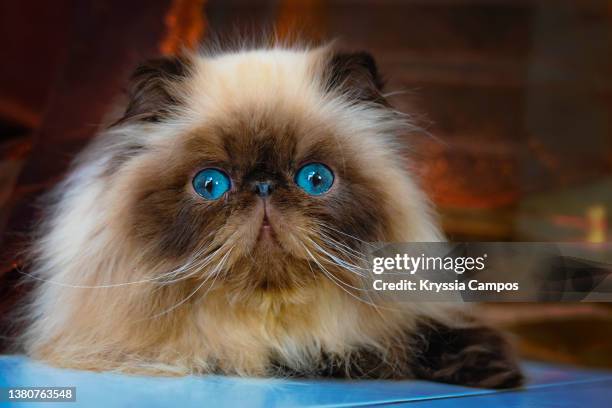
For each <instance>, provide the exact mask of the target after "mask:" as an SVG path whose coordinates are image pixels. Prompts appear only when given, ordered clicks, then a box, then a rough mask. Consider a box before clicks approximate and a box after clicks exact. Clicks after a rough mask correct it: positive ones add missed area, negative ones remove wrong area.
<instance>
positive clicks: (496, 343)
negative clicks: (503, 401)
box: [411, 322, 524, 388]
mask: <svg viewBox="0 0 612 408" xmlns="http://www.w3.org/2000/svg"><path fill="white" fill-rule="evenodd" d="M416 333H418V335H417V336H415V337H414V339H415V341H414V344H413V346H412V353H413V356H414V357H413V359H412V364H411V365H412V371H413V373H414V376H415V377H417V378H422V379H426V380H432V381H440V382H446V383H452V384H459V385H466V386H471V387H482V388H513V387H518V386H520V385H521V384H522V383H523V380H524V377H523V374H522V373H521V369H520V367H519V365H518V361H517V360H516V358H515V356H514V353H513V349H512V347H511V346H510V344H509V343H508V341H507V339H506V338H505V337H504V336H503V334H502V333H500V332H499V331H497V330H495V329H492V328H490V327H486V326H483V325H476V324H475V325H471V326H470V325H467V326H462V327H450V326H448V325H445V324H441V323H436V322H428V323H427V324H422V325H421V326H420V328H419V329H418V330H417V331H416Z"/></svg>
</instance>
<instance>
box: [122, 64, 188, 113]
mask: <svg viewBox="0 0 612 408" xmlns="http://www.w3.org/2000/svg"><path fill="white" fill-rule="evenodd" d="M188 70H189V61H188V60H187V59H185V58H181V57H168V58H157V59H154V60H150V61H148V62H146V63H144V64H141V65H140V66H138V68H136V70H135V71H134V73H133V74H132V76H131V78H130V85H129V87H128V97H129V102H128V105H127V108H126V109H125V113H124V114H123V116H122V117H121V118H120V119H119V120H118V121H117V122H116V123H115V124H119V123H124V122H127V121H148V122H157V121H159V120H161V119H162V118H163V117H164V116H165V115H167V114H168V112H169V109H170V108H171V107H172V106H176V105H177V104H178V103H179V101H178V100H177V97H176V95H175V93H174V92H173V90H172V83H173V82H178V81H180V80H182V79H183V78H185V77H186V76H187V75H188Z"/></svg>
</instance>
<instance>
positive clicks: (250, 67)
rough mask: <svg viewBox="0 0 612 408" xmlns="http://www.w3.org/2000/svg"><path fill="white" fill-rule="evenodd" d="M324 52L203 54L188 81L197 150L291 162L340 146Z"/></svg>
mask: <svg viewBox="0 0 612 408" xmlns="http://www.w3.org/2000/svg"><path fill="white" fill-rule="evenodd" d="M320 58H321V57H320V52H315V51H312V52H306V53H305V52H295V51H289V50H273V51H252V52H248V53H240V54H230V55H223V56H221V57H216V58H200V59H198V60H197V61H196V62H195V64H194V73H193V75H192V76H191V77H190V79H189V80H188V82H187V83H186V84H185V85H186V86H187V88H188V89H189V92H188V97H187V98H186V102H185V104H186V106H187V107H188V109H187V110H186V112H187V115H188V116H189V117H187V118H186V119H187V120H191V121H193V123H194V129H193V130H192V131H191V132H189V134H188V136H187V141H186V143H187V144H188V145H189V149H188V150H190V151H201V152H204V151H205V152H207V153H208V154H213V155H216V156H217V157H219V158H220V159H222V160H226V161H229V160H233V161H243V162H248V160H256V159H257V158H258V157H268V158H269V159H270V160H277V161H279V162H288V161H295V160H306V159H308V158H309V157H310V156H326V155H327V156H333V155H337V154H338V152H337V151H336V148H335V147H334V146H337V144H338V142H337V140H336V141H335V142H334V140H335V139H337V138H338V137H340V135H339V134H338V133H339V132H338V129H337V128H336V126H334V123H333V121H332V118H333V114H332V113H331V112H330V109H328V108H327V106H326V104H327V103H328V101H327V100H326V99H329V98H327V96H326V94H325V90H324V84H323V83H322V77H321V75H320V73H317V69H319V67H318V64H319V62H320V61H319V60H320Z"/></svg>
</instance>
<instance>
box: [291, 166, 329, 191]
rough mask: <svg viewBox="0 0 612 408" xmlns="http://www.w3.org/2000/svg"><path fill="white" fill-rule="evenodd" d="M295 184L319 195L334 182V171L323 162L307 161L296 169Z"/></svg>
mask: <svg viewBox="0 0 612 408" xmlns="http://www.w3.org/2000/svg"><path fill="white" fill-rule="evenodd" d="M295 184H297V185H298V186H299V187H300V188H301V189H302V190H304V191H305V192H307V193H308V194H310V195H315V196H317V195H321V194H324V193H326V192H327V191H328V190H329V189H330V188H331V186H332V184H334V173H332V171H331V170H330V169H329V167H327V166H326V165H324V164H323V163H309V164H307V165H305V166H304V167H302V168H301V169H299V170H298V172H297V174H296V175H295Z"/></svg>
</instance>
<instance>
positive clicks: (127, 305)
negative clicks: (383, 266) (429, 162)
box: [23, 46, 522, 387]
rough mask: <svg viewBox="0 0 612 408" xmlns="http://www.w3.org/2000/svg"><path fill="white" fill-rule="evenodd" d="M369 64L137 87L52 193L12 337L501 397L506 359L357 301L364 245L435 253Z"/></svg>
mask: <svg viewBox="0 0 612 408" xmlns="http://www.w3.org/2000/svg"><path fill="white" fill-rule="evenodd" d="M381 91H382V81H381V79H380V76H379V73H378V71H377V68H376V64H375V62H374V60H373V59H372V57H371V56H370V55H369V54H367V53H342V52H339V51H337V50H335V49H334V48H333V47H332V46H326V47H320V48H313V49H299V48H283V47H270V48H262V49H251V50H241V51H237V52H226V53H208V54H206V53H200V54H194V55H188V56H182V57H177V58H166V59H159V60H156V61H152V62H150V63H148V64H145V65H143V66H141V67H140V68H138V69H137V70H136V72H135V73H134V75H133V78H132V83H131V87H130V90H129V103H128V104H127V108H126V109H125V112H124V114H123V115H122V117H121V118H120V119H119V120H117V121H116V122H115V123H113V124H112V125H111V126H109V127H108V128H106V129H104V130H103V131H101V132H100V135H99V136H98V137H97V138H95V140H94V141H93V142H92V143H91V144H90V146H89V147H88V148H86V149H85V150H84V151H83V152H82V153H81V154H80V155H79V156H78V158H77V159H76V161H75V163H74V165H73V167H72V170H71V172H70V174H69V175H68V177H67V178H66V180H65V181H64V182H63V183H61V184H60V185H59V186H58V187H57V188H56V189H55V191H54V192H53V198H54V203H53V204H51V205H50V206H49V207H48V211H47V212H46V217H45V222H44V225H42V226H41V228H40V231H39V235H38V238H37V239H36V242H35V244H34V248H33V254H34V258H35V261H34V264H33V269H32V270H33V272H32V274H33V275H34V276H35V277H36V278H37V280H38V284H37V287H36V290H35V291H34V294H33V296H32V298H31V302H30V304H29V306H28V308H27V314H28V317H29V325H28V328H27V331H26V333H25V335H24V337H23V341H24V344H25V349H26V351H27V353H28V354H29V355H31V356H32V357H34V358H37V359H40V360H43V361H47V362H49V363H51V364H54V365H58V366H63V367H75V368H81V369H91V370H118V371H124V372H131V373H148V374H164V375H165V374H178V375H182V374H190V373H226V374H236V375H244V376H274V375H283V376H285V375H290V376H291V375H297V376H340V377H352V378H424V379H431V380H437V381H444V382H450V383H457V384H464V385H471V386H481V387H514V386H517V385H519V384H520V382H521V379H522V376H521V372H520V370H519V368H518V366H517V364H516V362H515V360H514V357H513V355H512V351H511V349H510V347H509V346H508V343H507V342H506V340H505V339H504V338H503V337H502V336H501V335H500V334H499V333H498V332H496V331H494V330H493V329H489V328H487V327H485V326H482V325H480V324H478V323H476V322H474V321H471V320H470V319H469V318H467V317H464V315H463V314H462V312H461V311H459V310H456V309H451V308H448V307H444V308H443V307H441V306H435V305H428V304H425V303H421V304H389V302H388V301H386V300H385V299H384V298H380V299H379V298H377V299H370V300H369V301H367V300H364V299H360V298H359V295H358V290H359V287H358V286H359V285H360V284H362V282H361V281H360V280H358V279H356V275H355V271H354V270H353V269H354V267H356V266H355V265H354V264H356V263H358V260H359V259H360V254H362V253H363V252H364V248H363V243H364V242H368V241H379V242H409V241H418V242H428V241H439V240H441V239H443V237H442V234H441V233H440V231H439V229H438V226H437V225H436V221H435V219H434V218H433V216H432V215H431V213H430V210H429V208H428V204H427V201H426V199H425V197H424V195H423V193H422V192H421V191H420V190H419V189H418V188H417V186H416V185H415V183H414V181H413V180H412V178H411V176H410V174H409V172H408V170H407V163H406V162H405V158H404V156H405V155H404V154H403V153H402V138H401V137H400V136H401V135H402V134H404V133H405V131H406V127H407V123H406V121H405V120H404V117H403V116H402V115H400V114H398V113H397V112H396V111H395V110H393V109H392V107H391V106H390V105H389V103H388V101H387V100H386V99H385V97H384V95H383V94H382V92H381Z"/></svg>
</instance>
